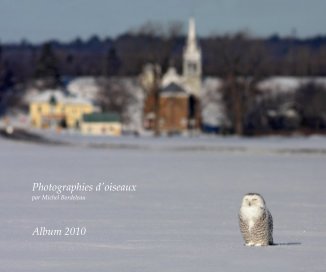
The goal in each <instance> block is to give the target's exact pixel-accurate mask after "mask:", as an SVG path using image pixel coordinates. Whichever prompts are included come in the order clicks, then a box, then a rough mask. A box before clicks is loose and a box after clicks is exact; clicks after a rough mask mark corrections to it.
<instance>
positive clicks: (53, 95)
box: [31, 90, 92, 105]
mask: <svg viewBox="0 0 326 272" xmlns="http://www.w3.org/2000/svg"><path fill="white" fill-rule="evenodd" d="M31 101H32V102H40V103H51V104H56V103H65V104H87V105H92V103H91V101H90V100H88V99H85V98H81V97H76V96H68V95H66V94H65V93H63V91H61V90H46V91H44V92H42V93H40V94H37V95H36V96H34V97H33V98H32V99H31Z"/></svg>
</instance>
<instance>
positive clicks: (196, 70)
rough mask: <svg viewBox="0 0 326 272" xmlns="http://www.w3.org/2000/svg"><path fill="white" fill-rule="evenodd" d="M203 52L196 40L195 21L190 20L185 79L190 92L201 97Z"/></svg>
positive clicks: (185, 50)
mask: <svg viewBox="0 0 326 272" xmlns="http://www.w3.org/2000/svg"><path fill="white" fill-rule="evenodd" d="M201 74H202V68H201V50H200V48H199V46H198V43H197V39H196V25H195V19H194V18H190V19H189V28H188V37H187V42H186V46H185V48H184V52H183V77H184V80H185V83H186V84H187V85H188V88H189V90H190V92H191V93H192V94H194V95H196V96H199V92H200V88H201V84H200V83H201Z"/></svg>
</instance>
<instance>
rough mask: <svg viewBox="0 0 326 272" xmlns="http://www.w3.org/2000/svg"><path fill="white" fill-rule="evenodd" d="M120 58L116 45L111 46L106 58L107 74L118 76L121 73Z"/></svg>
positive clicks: (105, 68)
mask: <svg viewBox="0 0 326 272" xmlns="http://www.w3.org/2000/svg"><path fill="white" fill-rule="evenodd" d="M120 64H121V62H120V59H119V57H118V54H117V51H116V49H115V48H114V47H111V48H110V49H109V50H108V53H107V56H106V59H105V67H104V70H105V71H104V73H105V75H106V76H116V75H118V74H119V70H120Z"/></svg>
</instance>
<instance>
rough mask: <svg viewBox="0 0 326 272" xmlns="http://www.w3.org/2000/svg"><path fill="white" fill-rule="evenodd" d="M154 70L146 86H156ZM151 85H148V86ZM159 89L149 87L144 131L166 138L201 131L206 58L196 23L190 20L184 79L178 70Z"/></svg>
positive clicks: (167, 75)
mask: <svg viewBox="0 0 326 272" xmlns="http://www.w3.org/2000/svg"><path fill="white" fill-rule="evenodd" d="M154 69H157V70H159V69H160V68H159V67H154V66H153V65H150V66H147V67H146V68H145V70H144V72H143V82H145V84H143V85H147V86H149V85H151V84H150V83H149V82H154V80H155V79H154V78H153V77H154ZM146 83H147V84H146ZM157 85H158V88H157V89H156V90H154V91H153V90H152V89H151V88H150V87H147V88H146V89H148V90H149V91H148V92H147V97H146V99H145V105H144V128H145V129H148V130H155V129H157V130H158V131H159V132H160V133H163V134H179V133H185V132H187V131H194V130H198V129H199V128H200V90H201V85H202V54H201V49H200V47H199V44H198V42H197V38H196V26H195V20H194V19H193V18H191V19H190V20H189V28H188V35H187V40H186V44H185V47H184V50H183V65H182V75H179V74H178V73H177V70H176V69H175V68H174V67H172V66H171V67H169V69H168V70H167V72H166V73H165V74H164V75H163V76H162V77H161V78H160V79H159V81H158V83H157ZM156 118H158V119H156Z"/></svg>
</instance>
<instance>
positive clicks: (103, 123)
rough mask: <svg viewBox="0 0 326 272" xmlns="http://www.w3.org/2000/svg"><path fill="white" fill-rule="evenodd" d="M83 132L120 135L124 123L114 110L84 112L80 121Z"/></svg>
mask: <svg viewBox="0 0 326 272" xmlns="http://www.w3.org/2000/svg"><path fill="white" fill-rule="evenodd" d="M80 130H81V132H82V133H83V134H90V135H107V136H120V135H121V133H122V124H121V119H120V116H119V115H118V114H117V113H112V112H103V113H101V112H94V113H90V114H84V115H83V118H82V121H81V123H80Z"/></svg>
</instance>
